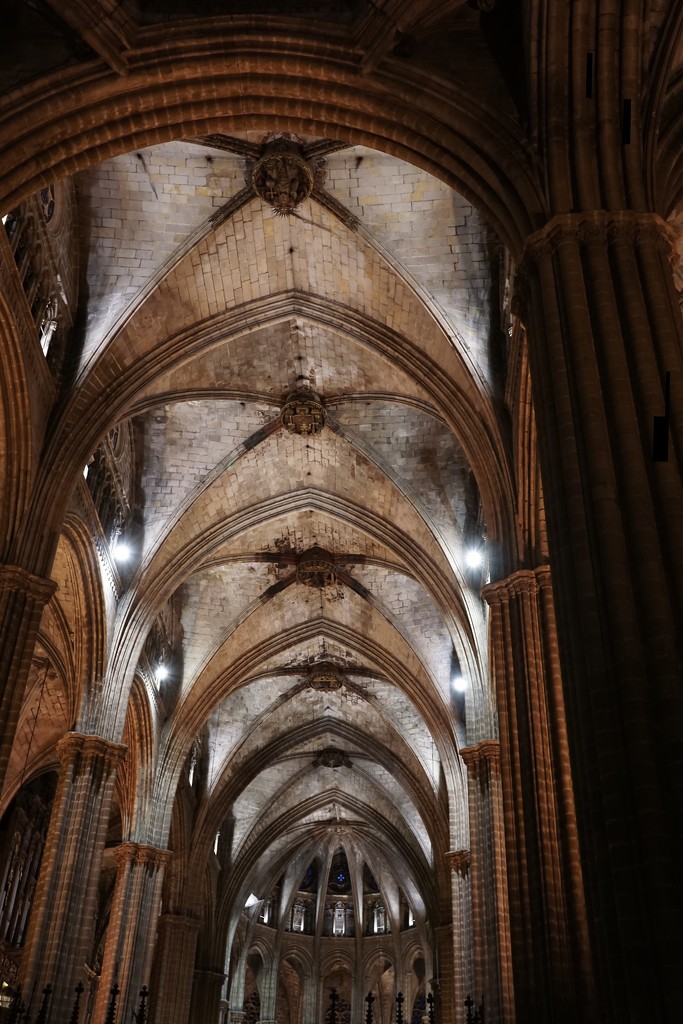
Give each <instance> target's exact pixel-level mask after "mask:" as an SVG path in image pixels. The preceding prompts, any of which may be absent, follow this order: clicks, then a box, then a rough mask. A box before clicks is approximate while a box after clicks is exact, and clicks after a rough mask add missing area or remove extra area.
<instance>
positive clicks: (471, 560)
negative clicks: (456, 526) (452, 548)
mask: <svg viewBox="0 0 683 1024" xmlns="http://www.w3.org/2000/svg"><path fill="white" fill-rule="evenodd" d="M483 560H484V559H483V556H482V553H481V551H480V550H479V548H469V550H468V551H466V552H465V565H466V566H467V568H468V569H478V568H479V566H480V565H481V563H482V562H483Z"/></svg>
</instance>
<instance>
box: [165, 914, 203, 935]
mask: <svg viewBox="0 0 683 1024" xmlns="http://www.w3.org/2000/svg"><path fill="white" fill-rule="evenodd" d="M159 924H160V925H163V926H164V927H167V928H177V929H179V930H180V931H186V932H198V931H199V926H200V922H199V921H198V919H197V918H196V917H190V915H189V914H160V915H159Z"/></svg>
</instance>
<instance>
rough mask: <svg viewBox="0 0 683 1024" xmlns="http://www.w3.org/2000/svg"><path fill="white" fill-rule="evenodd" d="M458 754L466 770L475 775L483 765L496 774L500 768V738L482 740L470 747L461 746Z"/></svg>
mask: <svg viewBox="0 0 683 1024" xmlns="http://www.w3.org/2000/svg"><path fill="white" fill-rule="evenodd" d="M460 756H461V758H462V759H463V761H464V762H465V764H466V765H467V772H468V774H471V775H477V774H478V772H479V771H480V770H481V768H482V767H483V766H486V767H487V768H488V769H489V770H490V771H491V772H493V773H494V774H497V773H498V771H499V769H500V740H482V742H481V743H477V744H475V745H474V746H472V747H463V748H462V749H461V751H460Z"/></svg>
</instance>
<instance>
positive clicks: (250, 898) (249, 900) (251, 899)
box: [244, 892, 259, 908]
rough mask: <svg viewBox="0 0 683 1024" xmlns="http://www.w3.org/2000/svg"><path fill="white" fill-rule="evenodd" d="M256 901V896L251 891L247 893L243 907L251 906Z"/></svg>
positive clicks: (257, 900)
mask: <svg viewBox="0 0 683 1024" xmlns="http://www.w3.org/2000/svg"><path fill="white" fill-rule="evenodd" d="M258 902H259V898H258V896H254V894H253V892H250V893H249V895H248V896H247V902H246V903H245V904H244V906H245V908H246V907H253V906H255V904H257V903H258Z"/></svg>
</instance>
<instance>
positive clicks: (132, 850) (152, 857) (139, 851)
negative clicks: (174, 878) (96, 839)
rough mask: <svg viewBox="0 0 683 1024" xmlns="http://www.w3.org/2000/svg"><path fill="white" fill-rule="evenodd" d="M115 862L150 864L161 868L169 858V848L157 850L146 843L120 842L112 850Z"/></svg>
mask: <svg viewBox="0 0 683 1024" xmlns="http://www.w3.org/2000/svg"><path fill="white" fill-rule="evenodd" d="M114 856H115V857H116V862H117V864H119V865H121V864H127V863H134V864H152V865H153V866H154V867H156V868H161V867H163V866H164V865H165V864H167V863H168V861H169V860H170V859H171V856H172V853H171V851H170V850H159V849H157V847H155V846H149V845H147V844H146V843H132V842H131V843H121V845H120V846H117V847H116V849H115V850H114Z"/></svg>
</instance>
